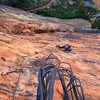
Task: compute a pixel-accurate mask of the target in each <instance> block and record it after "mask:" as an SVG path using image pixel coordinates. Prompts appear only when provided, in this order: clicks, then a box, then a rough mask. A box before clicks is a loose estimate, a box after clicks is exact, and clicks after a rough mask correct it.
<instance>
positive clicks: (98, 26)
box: [92, 18, 100, 29]
mask: <svg viewBox="0 0 100 100" xmlns="http://www.w3.org/2000/svg"><path fill="white" fill-rule="evenodd" d="M92 28H95V29H100V18H97V19H96V20H95V21H94V22H93V23H92Z"/></svg>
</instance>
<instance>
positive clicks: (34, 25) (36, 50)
mask: <svg viewBox="0 0 100 100" xmlns="http://www.w3.org/2000/svg"><path fill="white" fill-rule="evenodd" d="M0 7H1V6H0ZM4 8H6V7H4ZM2 9H3V8H2ZM4 10H5V11H4V12H3V11H2V10H0V100H12V96H13V93H14V91H15V87H16V82H17V81H18V78H19V74H20V73H21V77H20V80H19V84H18V88H17V92H16V94H15V100H35V94H36V90H37V84H38V80H37V74H38V69H39V67H38V66H35V65H34V62H35V61H36V60H37V59H41V58H42V57H44V56H47V55H49V54H50V53H54V54H55V55H56V56H58V58H59V59H60V60H61V61H62V62H68V63H70V64H71V66H72V69H73V72H74V73H75V75H76V76H77V77H78V78H79V79H80V80H81V82H82V86H83V89H84V94H85V98H86V100H100V34H99V33H98V34H94V33H91V34H90V33H89V34H88V33H84V34H83V33H75V32H74V31H73V29H74V28H75V27H76V25H77V24H78V22H77V24H75V23H74V22H73V21H72V22H73V23H74V24H71V23H70V24H68V23H67V21H65V20H59V19H52V18H44V17H40V16H36V17H35V16H33V17H32V16H31V17H30V16H29V14H27V13H26V12H25V13H24V12H21V11H16V13H14V11H13V12H10V8H9V9H8V10H7V9H4ZM19 12H20V14H19ZM21 13H22V14H21ZM23 14H25V15H23ZM70 22H71V21H70ZM58 44H61V45H64V44H69V45H71V47H72V51H71V52H65V51H63V50H61V49H59V48H57V47H56V46H57V45H58ZM22 67H24V68H23V70H21V68H22ZM66 67H67V66H66ZM62 95H63V94H62V88H61V84H60V82H59V81H56V83H55V88H54V100H62Z"/></svg>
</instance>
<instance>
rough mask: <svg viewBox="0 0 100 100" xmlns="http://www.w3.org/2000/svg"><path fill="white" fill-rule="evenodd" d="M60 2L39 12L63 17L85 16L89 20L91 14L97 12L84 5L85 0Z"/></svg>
mask: <svg viewBox="0 0 100 100" xmlns="http://www.w3.org/2000/svg"><path fill="white" fill-rule="evenodd" d="M59 1H60V3H59V4H56V5H52V6H51V7H50V8H46V9H44V10H41V11H38V12H37V14H41V15H43V16H51V17H57V18H62V19H72V18H83V19H87V20H89V19H90V17H91V15H92V14H94V13H95V12H97V11H96V10H94V9H91V8H84V7H82V3H83V1H84V0H59Z"/></svg>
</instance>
